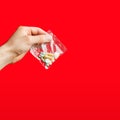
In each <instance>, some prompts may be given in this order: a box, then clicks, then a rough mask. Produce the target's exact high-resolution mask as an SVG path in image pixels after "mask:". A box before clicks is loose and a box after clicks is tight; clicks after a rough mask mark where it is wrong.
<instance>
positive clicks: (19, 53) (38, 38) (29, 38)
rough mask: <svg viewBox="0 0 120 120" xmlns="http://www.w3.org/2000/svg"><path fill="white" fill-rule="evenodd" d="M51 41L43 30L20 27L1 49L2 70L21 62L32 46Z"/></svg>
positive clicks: (0, 62)
mask: <svg viewBox="0 0 120 120" xmlns="http://www.w3.org/2000/svg"><path fill="white" fill-rule="evenodd" d="M51 39H52V38H51V36H50V35H49V34H48V33H46V32H45V31H44V30H42V29H41V28H38V27H26V26H20V27H19V28H18V29H17V30H16V32H15V33H14V34H13V35H12V37H11V38H10V39H9V40H8V41H7V42H6V43H5V44H4V45H2V46H1V47H0V70H1V69H3V68H4V67H5V66H7V65H8V64H11V63H15V62H18V61H19V60H21V59H22V58H23V57H24V56H25V54H26V53H27V52H28V51H29V50H30V48H31V46H32V45H35V44H41V43H45V42H50V40H51Z"/></svg>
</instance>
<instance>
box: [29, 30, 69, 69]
mask: <svg viewBox="0 0 120 120" xmlns="http://www.w3.org/2000/svg"><path fill="white" fill-rule="evenodd" d="M48 34H49V35H51V36H52V40H51V41H50V42H49V43H43V44H39V45H35V46H32V48H31V49H30V53H31V54H32V55H33V56H34V57H35V58H37V59H38V60H39V61H40V63H41V64H42V65H43V66H44V67H45V69H48V68H49V67H50V66H51V65H52V64H53V63H54V62H55V61H56V60H57V59H58V58H59V57H60V56H61V55H62V54H64V53H65V51H66V50H67V49H66V47H65V46H64V45H63V44H62V43H61V41H60V40H59V39H58V38H57V37H56V35H54V34H53V33H52V32H51V31H48Z"/></svg>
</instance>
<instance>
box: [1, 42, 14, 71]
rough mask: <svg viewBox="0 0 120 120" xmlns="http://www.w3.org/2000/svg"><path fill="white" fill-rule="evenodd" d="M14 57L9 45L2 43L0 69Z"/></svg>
mask: <svg viewBox="0 0 120 120" xmlns="http://www.w3.org/2000/svg"><path fill="white" fill-rule="evenodd" d="M14 57H15V54H14V53H13V52H12V49H11V47H10V46H7V44H4V45H3V46H1V47H0V69H2V68H3V67H5V66H6V65H8V64H10V63H12V61H13V59H14Z"/></svg>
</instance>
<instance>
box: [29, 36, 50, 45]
mask: <svg viewBox="0 0 120 120" xmlns="http://www.w3.org/2000/svg"><path fill="white" fill-rule="evenodd" d="M29 39H30V42H31V44H32V45H33V44H40V43H45V42H50V41H51V40H52V36H51V35H37V36H29Z"/></svg>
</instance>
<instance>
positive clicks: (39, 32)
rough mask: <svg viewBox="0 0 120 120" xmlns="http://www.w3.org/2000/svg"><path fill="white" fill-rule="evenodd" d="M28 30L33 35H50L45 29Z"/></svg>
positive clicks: (34, 28) (30, 28)
mask: <svg viewBox="0 0 120 120" xmlns="http://www.w3.org/2000/svg"><path fill="white" fill-rule="evenodd" d="M28 29H29V30H30V33H31V35H42V34H43V35H46V34H48V33H47V32H45V31H44V30H43V29H41V28H38V27H28Z"/></svg>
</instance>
